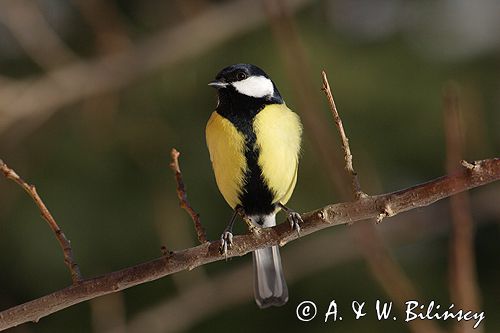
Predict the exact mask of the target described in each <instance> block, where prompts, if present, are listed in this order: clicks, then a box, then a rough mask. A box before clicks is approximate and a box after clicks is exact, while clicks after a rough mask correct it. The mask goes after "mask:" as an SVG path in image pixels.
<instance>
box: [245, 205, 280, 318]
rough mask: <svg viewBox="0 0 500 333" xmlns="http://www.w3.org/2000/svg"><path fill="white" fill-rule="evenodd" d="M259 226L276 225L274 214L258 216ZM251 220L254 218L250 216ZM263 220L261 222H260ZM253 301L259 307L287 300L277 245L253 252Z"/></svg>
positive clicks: (274, 304) (277, 304) (278, 304)
mask: <svg viewBox="0 0 500 333" xmlns="http://www.w3.org/2000/svg"><path fill="white" fill-rule="evenodd" d="M259 218H260V221H258V222H261V223H256V225H258V226H259V227H272V226H274V225H276V215H274V214H273V215H269V216H265V217H259ZM252 221H255V219H253V218H252ZM262 222H263V223H262ZM253 264H254V265H253V266H254V294H255V302H256V303H257V305H258V306H259V307H260V308H261V309H264V308H267V307H270V306H281V305H284V304H285V303H286V302H287V301H288V288H287V286H286V281H285V276H284V274H283V268H282V267H281V257H280V252H279V248H278V246H272V247H268V248H265V249H259V250H256V251H254V253H253Z"/></svg>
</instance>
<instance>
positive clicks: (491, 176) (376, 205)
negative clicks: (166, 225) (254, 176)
mask: <svg viewBox="0 0 500 333" xmlns="http://www.w3.org/2000/svg"><path fill="white" fill-rule="evenodd" d="M472 165H473V166H474V167H473V168H471V169H469V168H467V167H464V168H462V169H461V170H460V171H459V172H457V173H454V174H452V175H448V176H444V177H441V178H438V179H435V180H432V181H430V182H427V183H424V184H420V185H417V186H414V187H411V188H408V189H404V190H401V191H398V192H393V193H387V194H382V195H376V196H367V197H364V198H361V199H360V200H358V201H354V202H353V201H351V202H344V203H338V204H333V205H329V206H326V207H323V208H321V209H317V210H315V211H312V212H309V213H305V214H303V215H302V218H303V220H304V223H302V224H301V237H304V236H306V235H308V234H311V233H313V232H316V231H319V230H321V229H324V228H327V227H332V226H336V225H342V224H346V223H349V222H355V221H361V220H366V219H373V218H375V217H376V216H378V215H379V214H380V213H381V212H382V211H385V212H390V214H388V216H393V215H396V214H399V213H401V212H405V211H408V210H411V209H415V208H418V207H423V206H427V205H430V204H432V203H434V202H436V201H438V200H441V199H443V198H446V197H449V196H451V195H454V194H457V193H459V192H463V191H466V190H469V189H471V188H474V187H478V186H482V185H485V184H488V183H491V182H493V181H497V180H500V158H494V159H487V160H482V161H476V162H473V163H472ZM298 237H299V236H298V235H297V232H295V230H291V229H290V226H289V225H288V224H287V223H281V224H279V225H277V226H275V227H272V228H263V229H262V230H260V232H259V233H258V234H254V233H250V234H246V235H238V236H234V238H233V246H232V248H231V249H230V250H229V251H228V254H227V257H236V256H242V255H245V254H247V253H249V252H253V251H255V250H257V249H261V248H265V247H270V246H274V245H280V246H283V245H285V244H287V243H288V242H290V241H293V240H295V239H297V238H298ZM220 245H221V244H220V240H216V241H213V242H206V243H203V244H201V245H198V246H196V247H193V248H189V249H185V250H182V251H178V252H173V253H172V254H171V255H170V256H168V257H164V256H162V257H160V258H157V259H154V260H151V261H149V262H145V263H142V264H139V265H136V266H133V267H129V268H125V269H122V270H120V271H115V272H111V273H108V274H106V275H103V276H100V277H96V278H93V279H88V280H84V281H82V282H80V283H79V284H74V285H73V286H70V287H68V288H65V289H62V290H59V291H56V292H54V293H52V294H49V295H46V296H42V297H40V298H38V299H35V300H32V301H30V302H27V303H24V304H21V305H18V306H15V307H12V308H10V309H7V310H5V311H2V312H0V331H1V330H4V329H7V328H10V327H13V326H16V325H19V324H22V323H25V322H28V321H38V320H39V319H40V318H43V317H45V316H48V315H50V314H52V313H54V312H57V311H59V310H62V309H65V308H68V307H70V306H72V305H75V304H78V303H81V302H83V301H86V300H89V299H92V298H95V297H98V296H102V295H106V294H110V293H113V292H117V291H119V290H123V289H127V288H130V287H133V286H135V285H138V284H142V283H145V282H150V281H153V280H157V279H159V278H162V277H164V276H167V275H170V274H173V273H176V272H179V271H183V270H187V269H189V270H191V269H194V268H196V267H198V266H201V265H205V264H208V263H211V262H214V261H220V260H224V259H225V256H224V255H221V254H220V252H219V248H220Z"/></svg>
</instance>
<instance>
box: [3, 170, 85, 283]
mask: <svg viewBox="0 0 500 333" xmlns="http://www.w3.org/2000/svg"><path fill="white" fill-rule="evenodd" d="M0 171H2V173H3V174H4V176H5V177H6V178H7V179H10V180H12V181H14V182H16V183H17V184H18V185H19V186H21V187H22V188H23V189H24V190H25V191H26V193H28V194H29V196H30V197H31V198H32V199H33V201H34V202H35V204H36V205H37V206H38V209H40V213H41V214H42V217H43V219H44V220H45V221H47V223H48V224H49V227H50V228H51V229H52V231H53V232H54V234H55V236H56V238H57V241H58V242H59V245H60V246H61V249H62V250H63V255H64V262H65V264H66V266H68V269H69V272H70V273H71V280H72V281H73V283H74V284H76V283H78V282H79V281H81V280H82V275H81V273H80V268H79V267H78V265H77V263H76V262H75V260H74V259H73V250H72V248H71V244H70V241H69V240H68V239H67V238H66V235H65V234H64V232H63V231H62V230H61V228H59V226H58V225H57V222H56V220H55V219H54V218H53V217H52V215H51V214H50V212H49V210H48V209H47V206H45V204H44V203H43V201H42V199H41V198H40V196H39V195H38V193H37V191H36V188H35V186H34V185H31V184H28V183H26V182H25V181H24V180H23V179H22V178H21V177H19V175H18V174H17V173H16V172H15V171H14V170H13V169H11V168H9V167H8V166H7V164H5V163H4V162H3V161H2V160H0Z"/></svg>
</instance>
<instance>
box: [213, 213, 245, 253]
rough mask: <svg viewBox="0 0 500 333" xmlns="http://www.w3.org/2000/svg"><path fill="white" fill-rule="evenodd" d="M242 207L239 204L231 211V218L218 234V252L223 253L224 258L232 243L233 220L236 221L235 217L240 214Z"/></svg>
mask: <svg viewBox="0 0 500 333" xmlns="http://www.w3.org/2000/svg"><path fill="white" fill-rule="evenodd" d="M242 209H243V208H241V207H240V206H237V207H236V209H235V210H234V212H233V215H232V216H231V220H229V223H228V224H227V226H226V228H225V229H224V232H223V233H222V235H221V236H220V243H221V245H220V249H219V251H220V253H221V254H223V255H224V256H225V257H226V259H227V250H228V249H230V248H231V244H232V243H233V226H234V222H235V221H236V217H237V216H238V215H239V214H241V211H242Z"/></svg>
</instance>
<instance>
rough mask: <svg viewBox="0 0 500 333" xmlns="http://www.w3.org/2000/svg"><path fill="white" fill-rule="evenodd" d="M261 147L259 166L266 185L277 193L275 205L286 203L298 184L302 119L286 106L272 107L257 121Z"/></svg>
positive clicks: (268, 107)
mask: <svg viewBox="0 0 500 333" xmlns="http://www.w3.org/2000/svg"><path fill="white" fill-rule="evenodd" d="M253 127H254V131H255V134H256V137H257V146H258V148H259V160H258V163H259V166H260V167H261V169H262V175H263V177H264V179H265V181H266V183H267V186H268V187H269V188H270V189H271V190H272V191H273V193H274V200H273V203H276V202H280V203H282V204H286V202H288V200H289V199H290V197H291V195H292V192H293V189H294V188H295V183H296V182H297V167H298V160H299V153H300V143H301V136H302V125H301V123H300V119H299V116H298V115H297V114H296V113H294V112H292V111H291V110H290V109H288V107H287V106H286V105H285V104H272V105H268V106H266V107H265V108H264V109H263V110H262V111H260V112H259V113H258V114H257V116H256V117H255V119H254V124H253Z"/></svg>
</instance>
